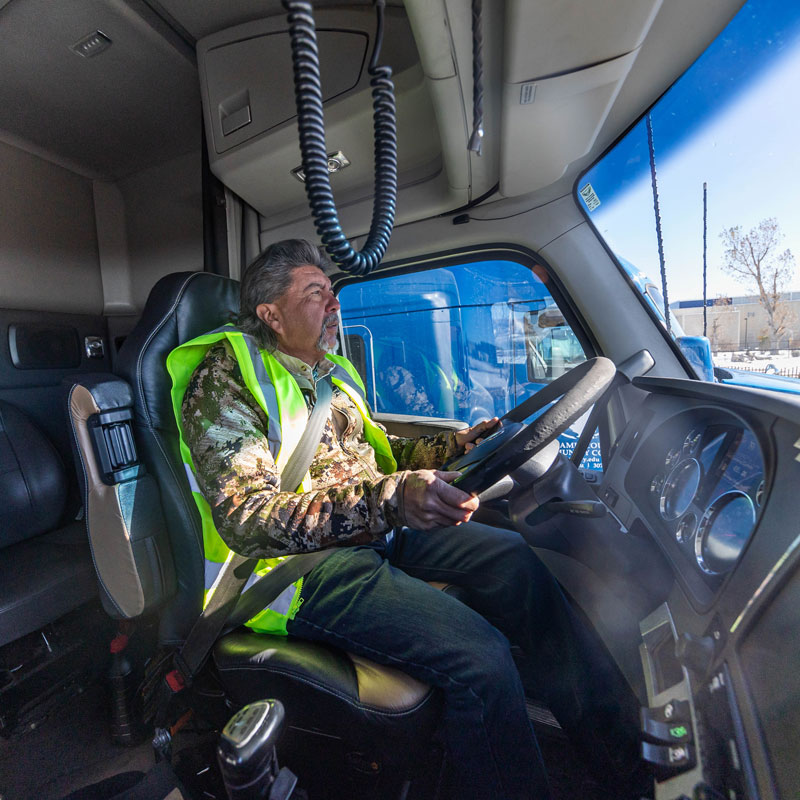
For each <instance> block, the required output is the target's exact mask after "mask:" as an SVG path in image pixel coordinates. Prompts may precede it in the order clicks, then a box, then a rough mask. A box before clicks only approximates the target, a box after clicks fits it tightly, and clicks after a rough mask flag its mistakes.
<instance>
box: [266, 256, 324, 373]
mask: <svg viewBox="0 0 800 800" xmlns="http://www.w3.org/2000/svg"><path fill="white" fill-rule="evenodd" d="M338 311H339V301H338V300H337V299H336V297H335V296H334V294H333V292H332V291H331V282H330V281H329V280H328V278H327V277H326V275H325V273H324V272H323V271H322V270H321V269H320V268H319V267H314V266H311V265H307V266H302V267H297V268H296V269H295V270H293V271H292V282H291V284H290V285H289V288H288V289H287V290H286V293H285V294H284V295H283V297H281V298H279V299H278V300H276V301H275V302H274V303H262V304H261V305H259V306H258V307H257V308H256V313H257V314H258V316H259V318H260V319H261V320H262V322H264V323H265V324H266V325H269V326H270V327H271V328H272V330H273V331H275V334H276V335H277V337H278V349H279V350H282V351H283V352H284V353H288V354H289V355H292V356H296V357H297V358H301V359H303V361H305V362H306V363H307V364H311V365H312V366H313V365H314V364H316V363H317V362H318V361H319V360H320V359H322V358H324V356H325V354H326V353H329V352H331V351H332V350H334V349H335V348H336V333H337V330H338V325H339V318H338V316H337V312H338Z"/></svg>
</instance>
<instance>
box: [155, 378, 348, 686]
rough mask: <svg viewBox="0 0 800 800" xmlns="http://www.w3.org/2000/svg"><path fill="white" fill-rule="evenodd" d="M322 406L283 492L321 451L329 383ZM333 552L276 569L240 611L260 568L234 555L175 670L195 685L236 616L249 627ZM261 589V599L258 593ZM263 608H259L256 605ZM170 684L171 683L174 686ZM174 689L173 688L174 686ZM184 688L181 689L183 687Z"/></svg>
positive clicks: (320, 388)
mask: <svg viewBox="0 0 800 800" xmlns="http://www.w3.org/2000/svg"><path fill="white" fill-rule="evenodd" d="M316 390H317V401H316V403H315V404H314V409H313V410H312V412H311V416H310V417H309V418H308V423H307V425H306V427H305V430H304V431H303V435H302V436H301V437H300V441H299V442H298V443H297V447H295V449H294V451H293V452H292V454H291V456H289V460H288V461H287V462H286V465H285V466H284V468H283V470H282V471H281V474H280V479H281V481H280V482H281V486H286V487H289V486H291V487H292V489H291V490H294V489H295V488H296V487H297V486H299V485H300V483H301V482H302V480H303V477H304V476H305V474H306V472H308V468H309V466H310V465H311V462H312V460H313V459H314V454H315V453H316V450H317V446H318V445H319V441H320V438H321V437H322V431H323V429H324V427H325V422H326V420H327V419H328V412H329V410H330V407H331V399H332V397H333V387H332V386H331V381H330V378H329V377H324V378H320V380H318V381H317V385H316ZM333 552H334V550H333V549H329V550H320V551H318V552H314V553H300V554H298V555H293V556H288V557H287V558H286V559H284V560H283V561H282V562H281V563H280V564H278V565H277V566H276V567H274V568H273V569H271V570H270V571H269V572H268V573H267V574H266V575H264V576H263V577H261V578H260V579H259V580H258V581H256V583H254V584H253V586H251V587H250V589H248V590H247V592H246V593H245V594H244V595H242V601H243V603H242V604H241V608H240V606H239V604H237V601H238V600H239V595H241V594H242V590H243V589H244V587H245V584H246V583H247V581H248V580H250V576H251V575H252V574H253V570H254V569H255V567H256V564H257V563H258V559H257V558H247V557H246V556H240V555H238V554H237V553H234V552H233V551H231V553H230V554H229V556H228V559H227V560H226V561H225V563H224V564H223V566H222V569H221V570H220V574H219V576H218V577H217V581H216V583H215V586H214V590H213V592H212V594H211V597H210V598H209V600H208V603H207V605H206V607H205V608H204V609H203V613H202V614H200V616H199V617H198V619H197V621H196V622H195V623H194V625H193V626H192V629H191V630H190V631H189V635H188V636H187V637H186V641H185V642H184V644H183V647H182V648H181V649H180V651H179V652H178V653H176V654H175V665H176V666H177V668H178V670H179V671H180V673H181V676H182V677H183V679H184V681H191V680H192V678H194V676H195V675H196V674H197V673H198V672H199V671H200V668H201V667H202V666H203V664H204V663H205V660H206V658H207V657H208V654H209V653H210V652H211V648H212V647H213V646H214V642H216V640H217V638H218V637H219V635H220V633H221V632H222V630H223V628H225V627H226V622H228V620H229V618H232V615H233V614H234V610H235V612H236V613H235V617H233V618H232V619H231V625H229V626H227V627H228V628H231V627H235V625H234V624H233V619H235V620H237V622H236V623H235V624H241V623H242V622H246V621H247V620H248V619H250V618H251V617H253V616H255V614H257V613H258V612H259V611H261V610H263V609H264V608H266V607H267V606H268V605H269V604H270V603H271V602H272V601H273V600H274V599H275V598H276V597H277V596H278V595H279V594H280V593H281V592H282V591H283V590H284V589H286V587H288V586H291V585H292V584H293V583H294V582H295V581H296V580H297V579H298V578H301V577H302V576H303V575H306V574H307V573H308V572H310V571H311V570H312V569H313V568H314V567H315V566H316V565H317V564H319V563H320V562H322V561H324V560H325V559H326V558H328V556H330V555H332V553H333ZM256 587H259V591H258V592H257V593H253V594H251V593H252V592H253V590H254V589H256ZM257 603H260V605H256V604H257ZM245 608H247V609H249V608H253V609H254V610H253V612H252V613H250V614H249V615H248V616H242V614H243V613H244V609H245ZM169 682H170V681H169V679H168V683H169ZM170 686H171V688H175V687H172V683H170ZM178 688H179V687H178Z"/></svg>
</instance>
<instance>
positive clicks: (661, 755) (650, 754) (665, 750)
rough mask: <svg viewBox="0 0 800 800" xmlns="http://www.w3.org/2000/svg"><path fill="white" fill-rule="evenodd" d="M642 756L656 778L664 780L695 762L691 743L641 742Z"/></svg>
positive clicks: (690, 766) (685, 769) (684, 770)
mask: <svg viewBox="0 0 800 800" xmlns="http://www.w3.org/2000/svg"><path fill="white" fill-rule="evenodd" d="M642 758H643V759H644V760H645V761H646V762H647V763H648V765H649V766H650V768H651V769H652V771H653V774H654V775H655V777H656V780H660V781H662V780H666V779H667V778H671V777H672V776H673V775H678V774H679V773H681V772H686V771H687V770H689V769H691V768H692V767H693V766H695V764H697V759H696V758H695V753H694V747H693V746H692V745H691V744H672V745H666V744H651V743H650V742H642Z"/></svg>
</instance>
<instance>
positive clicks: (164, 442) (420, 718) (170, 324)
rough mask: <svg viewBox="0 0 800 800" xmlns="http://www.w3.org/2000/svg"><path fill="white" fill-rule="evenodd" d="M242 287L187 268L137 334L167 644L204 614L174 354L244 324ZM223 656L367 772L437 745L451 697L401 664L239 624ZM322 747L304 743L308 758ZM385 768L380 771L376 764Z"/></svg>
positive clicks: (242, 687) (138, 401)
mask: <svg viewBox="0 0 800 800" xmlns="http://www.w3.org/2000/svg"><path fill="white" fill-rule="evenodd" d="M238 295H239V284H238V283H237V282H235V281H232V280H229V279H227V278H222V277H219V276H216V275H212V274H210V273H177V274H173V275H169V276H167V277H165V278H163V279H161V280H160V281H159V282H158V283H157V284H156V286H155V287H154V288H153V290H152V292H151V294H150V297H149V299H148V301H147V304H146V306H145V309H144V312H143V314H142V318H141V320H140V322H139V324H138V325H137V327H136V328H135V330H134V331H133V332H132V333H131V335H130V336H129V337H128V339H127V340H126V342H125V344H124V346H123V348H122V350H121V352H120V355H119V361H118V365H117V370H116V371H117V373H118V374H119V375H120V376H121V377H123V378H124V379H126V380H127V381H128V382H129V383H130V385H131V387H132V389H133V397H134V421H135V430H136V439H137V442H138V447H139V453H140V457H141V458H142V460H143V461H144V462H145V464H146V466H147V469H148V471H149V472H150V474H151V475H154V476H155V478H156V479H157V481H158V483H159V486H160V490H161V498H162V504H163V508H164V514H165V518H166V523H167V526H168V528H169V535H170V540H171V544H172V551H173V556H174V562H175V574H176V579H177V586H178V591H177V594H176V596H175V598H174V600H173V601H172V602H170V603H168V604H167V606H166V607H165V609H164V610H163V613H162V618H161V636H162V640H163V641H164V642H170V643H178V642H181V641H182V640H183V639H184V638H185V636H186V635H187V633H188V631H189V629H190V627H191V625H192V624H193V623H194V621H195V619H196V618H197V616H198V615H199V614H200V611H201V599H202V596H203V565H204V559H203V545H202V534H201V524H200V517H199V514H198V513H197V509H196V506H195V503H194V501H193V499H192V496H191V493H190V490H189V486H188V483H187V481H186V478H185V474H184V468H183V463H182V461H181V457H180V453H179V445H178V435H177V430H176V426H175V419H174V412H173V408H172V401H171V398H170V389H171V380H170V378H169V375H168V373H167V370H166V366H165V364H166V358H167V354H168V353H169V352H170V351H171V350H172V349H173V348H175V347H176V346H177V345H178V344H180V343H182V342H185V341H187V340H189V339H191V338H193V337H195V336H197V335H199V334H201V333H205V332H207V331H210V330H213V329H214V328H216V327H218V326H220V325H221V324H223V323H224V322H226V321H229V320H232V319H233V318H234V317H235V314H236V312H237V310H238V299H239V297H238ZM213 661H214V664H215V667H216V670H217V671H218V674H219V676H220V678H221V681H222V683H223V686H224V688H225V690H226V694H227V696H228V697H229V698H230V699H231V700H232V701H233V703H234V704H235V705H237V706H238V705H242V704H245V703H247V702H251V701H254V700H256V699H260V698H264V697H277V698H278V699H281V700H282V701H283V702H284V705H285V707H286V712H287V719H288V723H289V726H290V730H291V729H294V730H295V731H296V732H298V735H299V733H300V732H302V736H304V737H306V738H308V737H309V736H311V737H313V736H315V735H318V736H319V737H321V738H320V739H319V740H318V741H317V742H316V744H317V749H319V748H322V749H323V750H324V751H325V752H327V753H331V752H334V751H335V752H337V753H339V755H338V756H337V760H339V761H344V760H345V759H346V758H349V757H350V755H352V754H353V753H358V754H359V756H358V758H357V759H356V761H357V764H358V765H361V766H358V765H357V766H356V767H355V768H356V769H357V770H360V769H361V768H362V767H363V765H364V764H369V765H371V766H370V767H369V768H368V769H367V771H369V769H376V768H378V769H389V770H392V769H402V767H403V765H404V764H407V763H408V762H409V761H410V760H413V759H414V758H415V757H417V756H418V755H419V753H420V750H421V749H422V748H425V747H427V746H428V742H429V739H430V736H431V734H432V732H433V730H434V728H435V725H436V722H437V719H438V716H439V703H440V697H439V694H438V693H436V692H433V691H432V690H431V689H430V688H429V687H427V686H425V685H423V684H420V683H419V682H417V681H415V680H413V679H411V678H409V677H408V676H406V675H404V674H402V673H400V672H398V671H397V670H392V669H386V668H383V667H379V666H378V665H375V664H372V663H370V662H367V661H364V660H361V659H357V658H353V657H350V656H348V655H347V654H346V653H344V652H341V651H338V650H334V649H332V648H329V647H325V646H321V645H318V644H311V643H308V642H305V641H300V640H295V639H292V638H291V637H288V638H287V637H277V636H276V637H271V636H264V635H260V634H255V633H252V632H250V631H248V630H246V629H239V630H237V631H234V632H232V633H230V634H228V635H227V636H225V637H223V638H222V639H221V640H220V641H219V642H218V643H217V645H216V647H215V648H214V651H213ZM311 749H313V743H307V744H306V745H305V747H304V751H305V754H306V755H308V754H309V751H310V750H311ZM375 765H377V767H376V766H375Z"/></svg>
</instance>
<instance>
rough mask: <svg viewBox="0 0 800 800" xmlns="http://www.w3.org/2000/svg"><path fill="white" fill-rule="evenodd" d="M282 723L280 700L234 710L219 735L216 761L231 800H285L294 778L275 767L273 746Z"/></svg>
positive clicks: (275, 756)
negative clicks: (267, 799)
mask: <svg viewBox="0 0 800 800" xmlns="http://www.w3.org/2000/svg"><path fill="white" fill-rule="evenodd" d="M284 722H285V715H284V710H283V705H282V704H281V702H280V701H279V700H259V701H258V702H257V703H251V704H250V705H247V706H245V707H244V708H242V709H241V710H240V711H237V712H236V714H234V715H233V716H232V717H231V718H230V720H228V724H227V725H226V726H225V728H224V729H223V731H222V734H221V735H220V740H219V745H218V746H217V760H218V761H219V766H220V769H221V771H222V778H223V780H224V781H225V789H226V790H227V792H228V797H229V798H230V800H262V798H269V800H287V799H288V798H290V797H291V796H292V793H293V792H294V788H295V785H296V784H297V778H296V777H295V775H294V774H293V773H292V772H291V771H290V770H288V769H287V768H286V767H284V768H283V769H279V768H278V757H277V755H276V753H275V744H276V742H277V741H278V738H279V737H280V735H281V731H282V730H283V726H284Z"/></svg>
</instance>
